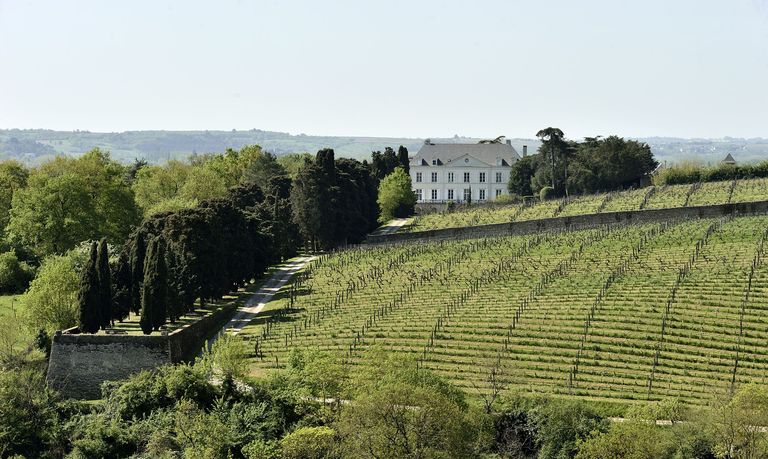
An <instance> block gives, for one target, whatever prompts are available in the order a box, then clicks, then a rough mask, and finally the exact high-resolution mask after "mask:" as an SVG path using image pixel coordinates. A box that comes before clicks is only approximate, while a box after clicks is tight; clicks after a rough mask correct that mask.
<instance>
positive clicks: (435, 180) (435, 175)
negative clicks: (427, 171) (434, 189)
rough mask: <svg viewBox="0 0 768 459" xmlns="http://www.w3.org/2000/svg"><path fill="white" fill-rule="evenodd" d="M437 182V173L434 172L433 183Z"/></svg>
mask: <svg viewBox="0 0 768 459" xmlns="http://www.w3.org/2000/svg"><path fill="white" fill-rule="evenodd" d="M435 182H437V172H432V183H435Z"/></svg>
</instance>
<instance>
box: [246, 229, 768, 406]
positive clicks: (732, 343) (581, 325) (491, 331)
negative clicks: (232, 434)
mask: <svg viewBox="0 0 768 459" xmlns="http://www.w3.org/2000/svg"><path fill="white" fill-rule="evenodd" d="M767 227H768V217H741V218H737V219H733V220H730V221H726V220H711V219H710V220H694V221H687V222H682V223H672V224H664V225H662V224H646V225H630V226H623V227H618V228H616V227H614V228H601V229H592V230H583V231H575V232H564V233H558V234H546V235H531V236H513V237H503V238H491V239H479V240H462V241H443V242H429V243H424V242H420V243H414V244H402V245H395V246H391V247H370V248H366V247H362V248H356V249H351V250H348V251H344V252H340V253H338V254H334V255H332V256H330V257H327V258H325V259H323V260H321V261H318V262H315V263H313V264H312V266H311V268H310V269H309V270H308V273H309V275H308V277H307V279H306V280H305V281H304V282H303V283H302V284H301V286H300V287H298V286H297V288H298V295H297V299H296V303H295V304H294V307H293V308H287V306H288V300H287V293H286V291H285V290H284V291H283V292H281V294H280V295H278V296H277V297H276V298H275V300H274V301H273V302H271V303H269V304H268V305H267V308H266V310H265V312H264V313H263V314H262V315H261V316H260V317H259V318H258V319H257V320H255V321H254V322H252V323H251V324H250V325H249V326H248V327H246V329H245V330H244V332H243V333H242V334H241V335H242V336H243V337H244V339H246V341H248V342H249V343H250V344H252V345H253V346H252V347H251V349H255V344H256V342H257V341H258V344H259V349H260V350H261V352H262V355H260V356H256V355H252V358H251V363H252V368H253V372H254V373H256V374H258V373H263V372H270V371H280V370H281V369H282V368H285V365H286V362H287V361H288V358H289V355H290V353H291V351H292V349H294V348H311V349H319V350H323V351H325V352H329V353H333V354H335V355H337V356H339V358H342V359H344V360H345V361H346V362H347V363H348V364H349V365H353V366H354V365H358V364H360V363H361V362H362V359H361V356H362V355H363V354H364V353H365V352H366V351H367V350H368V349H372V348H374V347H375V348H379V349H382V350H384V351H389V352H402V353H408V354H410V355H411V356H413V357H414V358H415V359H417V361H418V365H419V366H420V367H421V368H428V369H430V370H432V371H435V372H437V373H439V374H441V375H443V376H444V377H445V378H447V379H448V380H449V381H451V382H453V383H454V384H456V385H458V386H459V387H462V388H464V389H465V390H467V391H468V392H469V393H470V394H475V395H477V394H479V393H481V392H485V391H489V390H490V389H491V387H490V385H489V383H488V378H489V375H490V374H491V373H492V372H494V371H495V372H497V374H498V375H499V380H500V381H501V382H502V383H503V390H504V392H505V393H506V394H510V395H511V394H523V395H537V394H555V395H557V396H562V397H578V398H581V399H585V400H590V401H594V402H599V403H608V404H612V403H618V404H629V403H639V402H645V401H646V400H649V399H650V400H659V399H664V398H670V397H679V398H681V399H682V400H684V401H686V402H688V403H691V404H695V405H702V404H706V403H708V402H709V400H710V399H711V397H713V396H717V395H722V394H726V393H728V391H729V390H730V385H731V380H732V379H734V378H735V382H736V384H737V385H740V384H745V383H749V382H756V383H765V375H768V347H766V345H765V343H766V342H768V319H767V318H766V317H768V314H766V312H768V265H766V264H765V262H764V261H763V260H764V259H765V255H766V251H768V244H765V245H763V244H762V240H763V238H764V236H765V229H766V228H767ZM755 260H759V262H756V261H755ZM753 264H755V266H757V267H756V269H755V270H754V272H752V268H751V267H752V266H753ZM686 266H688V268H686V269H687V271H686V275H684V276H683V277H682V281H681V282H678V279H679V276H680V272H681V271H680V270H681V269H683V268H684V267H686ZM750 276H751V277H752V281H751V282H750ZM297 285H298V284H297ZM606 285H608V287H607V288H606ZM601 291H602V292H603V293H602V294H601V293H600V292H601ZM747 292H749V295H748V301H746V302H744V301H743V298H745V295H746V294H747ZM342 293H343V294H344V298H343V299H341V297H340V295H341V294H342ZM278 311H279V312H281V314H279V315H278V314H276V313H277V312H278ZM267 324H269V332H267V331H266V330H267ZM737 361H738V363H737Z"/></svg>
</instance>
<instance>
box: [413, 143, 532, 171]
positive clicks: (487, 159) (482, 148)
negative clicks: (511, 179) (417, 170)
mask: <svg viewBox="0 0 768 459" xmlns="http://www.w3.org/2000/svg"><path fill="white" fill-rule="evenodd" d="M464 155H469V156H471V157H473V158H475V159H477V160H480V161H482V162H484V163H486V164H489V165H491V166H495V165H496V159H497V158H500V159H501V160H502V164H503V165H505V166H511V165H512V164H514V163H515V162H516V161H518V160H519V159H520V155H519V154H517V151H516V150H515V148H514V147H513V146H512V145H509V144H507V143H489V144H483V143H438V144H433V143H425V144H424V145H422V146H421V149H419V152H418V153H416V155H414V156H413V158H411V165H412V166H422V165H424V166H426V165H430V166H431V165H432V160H433V159H437V160H438V163H437V164H438V165H441V166H445V165H450V164H451V161H453V160H455V159H456V158H460V157H462V156H464Z"/></svg>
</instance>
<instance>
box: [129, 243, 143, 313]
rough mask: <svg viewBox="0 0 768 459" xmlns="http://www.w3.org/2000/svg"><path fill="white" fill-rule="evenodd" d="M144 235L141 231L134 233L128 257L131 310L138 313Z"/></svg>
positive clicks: (139, 307) (140, 305)
mask: <svg viewBox="0 0 768 459" xmlns="http://www.w3.org/2000/svg"><path fill="white" fill-rule="evenodd" d="M144 237H145V236H144V235H143V234H141V233H138V234H135V235H134V240H133V244H131V252H130V258H129V260H128V262H129V263H130V268H131V284H130V285H131V287H130V289H131V290H130V301H131V311H133V313H134V314H138V313H139V311H140V310H141V307H142V304H141V301H142V299H141V293H142V287H141V283H142V282H143V281H144V258H145V257H146V250H147V247H146V245H145V244H146V243H145V240H144Z"/></svg>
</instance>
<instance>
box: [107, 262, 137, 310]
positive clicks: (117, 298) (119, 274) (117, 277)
mask: <svg viewBox="0 0 768 459" xmlns="http://www.w3.org/2000/svg"><path fill="white" fill-rule="evenodd" d="M129 259H130V255H129V254H128V250H126V248H125V247H124V248H123V250H122V251H120V256H119V257H118V259H117V264H116V265H115V269H114V272H113V273H112V280H113V282H112V296H113V299H114V301H113V303H112V306H113V309H112V317H113V318H114V319H117V320H118V321H120V322H122V321H123V320H125V319H126V318H127V317H128V314H129V311H130V310H131V303H132V301H131V291H132V289H133V285H132V284H131V263H130V261H129Z"/></svg>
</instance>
